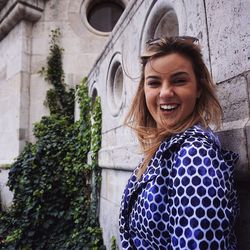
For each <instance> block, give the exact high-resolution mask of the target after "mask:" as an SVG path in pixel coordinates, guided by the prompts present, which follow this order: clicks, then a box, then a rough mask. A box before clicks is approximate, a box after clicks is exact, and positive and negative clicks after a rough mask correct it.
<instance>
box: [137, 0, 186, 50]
mask: <svg viewBox="0 0 250 250" xmlns="http://www.w3.org/2000/svg"><path fill="white" fill-rule="evenodd" d="M176 9H178V10H180V9H182V8H181V6H180V7H178V8H177V7H176V6H174V5H173V6H171V5H169V3H167V1H166V2H164V1H156V2H155V4H154V5H153V6H152V8H151V9H149V11H148V17H147V19H146V20H145V23H144V27H143V30H142V35H141V46H140V52H141V53H142V52H143V51H144V49H145V43H146V41H148V40H149V39H152V38H157V37H161V36H178V35H179V33H180V27H179V21H178V16H177V13H176ZM183 19H185V18H183Z"/></svg>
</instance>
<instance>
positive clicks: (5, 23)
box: [0, 0, 46, 41]
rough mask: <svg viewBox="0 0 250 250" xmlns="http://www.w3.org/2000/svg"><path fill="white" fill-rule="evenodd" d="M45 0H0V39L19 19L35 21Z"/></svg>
mask: <svg viewBox="0 0 250 250" xmlns="http://www.w3.org/2000/svg"><path fill="white" fill-rule="evenodd" d="M45 1H46V0H38V1H31V0H25V1H22V2H20V1H18V0H10V1H7V0H0V9H1V8H2V9H1V10H0V41H1V40H2V39H3V38H4V37H5V36H6V35H7V34H8V33H9V32H10V31H11V29H12V28H13V27H15V25H16V24H17V23H18V22H19V21H21V20H27V21H30V22H36V21H38V20H39V18H40V17H41V14H42V12H43V9H44V5H45Z"/></svg>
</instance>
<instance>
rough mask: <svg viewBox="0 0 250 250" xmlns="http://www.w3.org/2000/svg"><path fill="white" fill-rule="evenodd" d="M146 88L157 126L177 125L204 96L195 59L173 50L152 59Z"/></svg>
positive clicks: (151, 111)
mask: <svg viewBox="0 0 250 250" xmlns="http://www.w3.org/2000/svg"><path fill="white" fill-rule="evenodd" d="M144 73H145V82H144V92H145V98H146V104H147V108H148V110H149V112H150V114H151V116H152V117H153V119H154V120H155V122H156V124H157V127H158V128H159V127H161V126H163V122H162V121H164V124H167V125H171V126H173V125H176V124H178V123H179V122H180V121H182V120H184V119H185V118H187V117H188V116H189V115H190V114H191V113H192V112H193V110H194V107H195V103H196V99H197V98H198V97H199V96H200V90H199V89H198V87H197V81H196V77H195V74H194V71H193V67H192V63H191V61H190V60H189V59H187V58H186V57H184V56H182V55H180V54H177V53H173V54H169V55H165V56H161V57H158V58H155V59H152V60H151V61H149V62H148V63H147V64H146V66H145V71H144Z"/></svg>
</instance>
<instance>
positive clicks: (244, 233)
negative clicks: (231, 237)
mask: <svg viewBox="0 0 250 250" xmlns="http://www.w3.org/2000/svg"><path fill="white" fill-rule="evenodd" d="M236 181H237V191H238V197H239V201H240V217H239V219H238V221H237V224H236V236H237V241H238V248H237V250H248V249H250V237H249V236H250V189H249V187H250V173H244V174H243V173H241V174H239V175H238V176H237V178H236Z"/></svg>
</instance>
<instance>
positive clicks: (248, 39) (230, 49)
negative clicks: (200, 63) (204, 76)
mask: <svg viewBox="0 0 250 250" xmlns="http://www.w3.org/2000/svg"><path fill="white" fill-rule="evenodd" d="M249 9H250V1H249V0H237V1H221V0H220V1H214V0H208V1H206V11H207V23H208V34H209V44H210V51H211V54H210V55H211V66H212V73H213V76H214V79H215V81H216V82H221V81H224V80H225V79H230V78H232V77H234V76H237V75H239V74H241V73H242V72H244V71H247V70H249V68H250V60H249V51H250V30H249V28H248V27H249V26H250V18H249Z"/></svg>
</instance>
